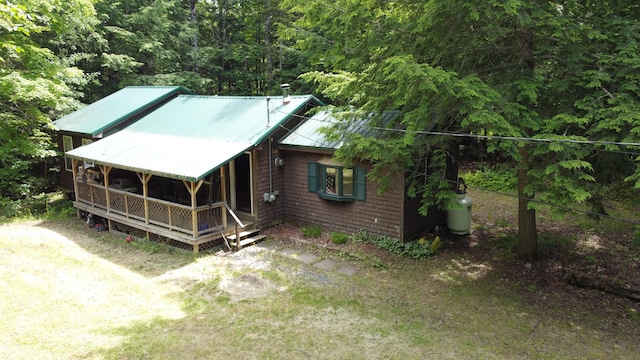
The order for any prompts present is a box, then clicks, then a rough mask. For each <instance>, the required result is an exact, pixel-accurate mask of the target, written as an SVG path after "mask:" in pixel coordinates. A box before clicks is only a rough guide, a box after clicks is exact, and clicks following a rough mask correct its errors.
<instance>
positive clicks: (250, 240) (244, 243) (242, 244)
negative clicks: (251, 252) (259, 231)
mask: <svg viewBox="0 0 640 360" xmlns="http://www.w3.org/2000/svg"><path fill="white" fill-rule="evenodd" d="M266 237H267V235H258V236H254V237H249V238H245V239H241V240H240V247H245V246H247V245H251V244H254V243H257V242H258V241H260V240H263V239H265V238H266ZM230 245H231V246H236V243H235V241H233V242H231V243H230Z"/></svg>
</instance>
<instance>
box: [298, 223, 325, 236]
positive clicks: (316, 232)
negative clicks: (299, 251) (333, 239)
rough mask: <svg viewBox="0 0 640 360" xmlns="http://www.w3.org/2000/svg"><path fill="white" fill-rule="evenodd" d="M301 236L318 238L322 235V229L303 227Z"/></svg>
mask: <svg viewBox="0 0 640 360" xmlns="http://www.w3.org/2000/svg"><path fill="white" fill-rule="evenodd" d="M301 230H302V235H304V237H308V238H319V237H320V235H322V229H321V228H320V226H303V227H302V228H301Z"/></svg>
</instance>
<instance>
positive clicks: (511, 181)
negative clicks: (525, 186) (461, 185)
mask: <svg viewBox="0 0 640 360" xmlns="http://www.w3.org/2000/svg"><path fill="white" fill-rule="evenodd" d="M461 177H462V179H464V182H465V184H467V185H468V186H473V187H477V188H481V189H489V190H494V191H504V192H511V191H515V190H516V186H517V185H518V183H517V178H516V177H515V176H514V174H513V170H511V169H507V168H505V167H498V168H495V169H492V168H485V169H483V170H482V171H471V172H466V173H464V174H462V175H461Z"/></svg>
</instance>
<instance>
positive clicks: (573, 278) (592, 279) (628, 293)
mask: <svg viewBox="0 0 640 360" xmlns="http://www.w3.org/2000/svg"><path fill="white" fill-rule="evenodd" d="M564 281H565V282H566V283H568V284H571V285H575V286H579V287H583V288H590V289H596V290H600V291H604V292H608V293H611V294H615V295H619V296H624V297H627V298H629V299H632V300H635V301H640V291H638V290H633V289H627V288H624V287H621V286H618V285H616V284H614V283H613V281H611V280H609V279H607V278H606V277H604V276H598V277H596V276H593V275H589V274H586V273H583V272H580V271H578V272H569V273H567V274H566V275H565V276H564Z"/></svg>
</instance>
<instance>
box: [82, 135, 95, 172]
mask: <svg viewBox="0 0 640 360" xmlns="http://www.w3.org/2000/svg"><path fill="white" fill-rule="evenodd" d="M92 142H93V140H91V139H82V146H85V145H89V144H91V143H92ZM90 167H93V163H89V162H86V161H85V162H84V168H85V169H88V168H90Z"/></svg>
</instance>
